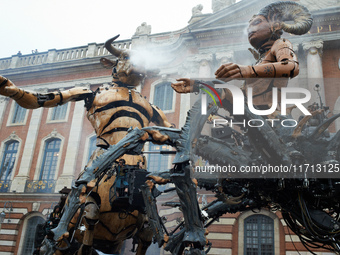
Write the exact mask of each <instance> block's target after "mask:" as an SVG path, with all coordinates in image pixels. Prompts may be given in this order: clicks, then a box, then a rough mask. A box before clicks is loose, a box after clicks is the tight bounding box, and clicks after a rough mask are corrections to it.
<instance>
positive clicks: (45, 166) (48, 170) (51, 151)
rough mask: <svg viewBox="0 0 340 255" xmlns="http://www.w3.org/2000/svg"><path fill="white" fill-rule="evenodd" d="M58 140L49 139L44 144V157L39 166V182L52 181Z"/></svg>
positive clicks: (58, 146) (56, 159) (57, 154)
mask: <svg viewBox="0 0 340 255" xmlns="http://www.w3.org/2000/svg"><path fill="white" fill-rule="evenodd" d="M60 144H61V140H60V139H58V138H57V139H50V140H47V141H46V142H45V148H44V157H43V161H42V165H41V171H40V176H39V180H53V179H54V176H55V172H56V170H57V163H58V156H59V150H60Z"/></svg>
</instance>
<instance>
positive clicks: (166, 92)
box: [154, 82, 173, 111]
mask: <svg viewBox="0 0 340 255" xmlns="http://www.w3.org/2000/svg"><path fill="white" fill-rule="evenodd" d="M172 99H173V89H172V88H171V83H170V82H162V83H160V84H158V85H156V86H155V94H154V105H156V106H158V107H159V108H161V109H162V110H163V111H167V110H171V109H172Z"/></svg>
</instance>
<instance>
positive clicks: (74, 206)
mask: <svg viewBox="0 0 340 255" xmlns="http://www.w3.org/2000/svg"><path fill="white" fill-rule="evenodd" d="M83 187H84V184H82V185H79V186H77V187H75V186H73V187H72V190H71V192H70V194H69V195H68V197H67V201H66V204H65V207H64V211H63V216H62V217H61V219H60V222H59V224H58V226H57V227H56V228H54V229H52V230H51V231H52V232H53V233H54V240H58V239H59V238H60V237H61V236H62V235H63V234H64V233H65V232H67V227H68V224H69V223H70V221H71V219H72V218H73V216H74V214H75V213H76V212H77V210H78V208H79V205H80V201H79V196H80V193H81V190H82V188H83Z"/></svg>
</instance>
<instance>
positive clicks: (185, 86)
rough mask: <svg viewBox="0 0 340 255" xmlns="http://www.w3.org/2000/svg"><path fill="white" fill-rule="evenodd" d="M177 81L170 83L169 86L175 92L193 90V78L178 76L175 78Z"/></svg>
mask: <svg viewBox="0 0 340 255" xmlns="http://www.w3.org/2000/svg"><path fill="white" fill-rule="evenodd" d="M176 81H178V82H177V83H172V84H171V87H172V88H173V89H174V90H175V91H176V92H177V93H190V92H192V91H193V85H194V82H195V81H194V80H190V79H188V78H180V79H176Z"/></svg>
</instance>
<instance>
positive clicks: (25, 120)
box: [0, 0, 340, 255]
mask: <svg viewBox="0 0 340 255" xmlns="http://www.w3.org/2000/svg"><path fill="white" fill-rule="evenodd" d="M271 2H273V1H272V0H264V1H256V0H243V1H239V2H237V3H235V1H230V0H212V10H213V11H212V12H211V13H204V14H203V13H202V7H201V6H196V7H193V10H192V17H188V20H189V22H188V25H187V26H186V27H184V28H182V29H180V30H177V31H172V32H164V33H158V34H152V33H151V32H152V27H151V26H150V25H147V24H146V23H143V24H142V25H141V26H140V27H138V28H137V29H136V33H135V34H134V35H132V37H131V39H130V40H120V41H119V40H118V41H115V46H116V47H119V48H121V49H135V50H140V51H142V50H143V51H145V52H146V53H147V56H150V57H149V58H148V61H147V64H148V65H149V66H150V67H157V68H159V69H160V72H159V73H158V74H157V75H155V76H153V77H147V78H146V79H145V81H144V82H143V84H142V85H141V86H140V87H138V88H137V90H138V91H139V92H140V93H141V94H142V95H143V96H145V97H146V98H147V99H148V100H149V101H150V102H151V103H153V104H155V105H157V106H159V107H160V108H161V109H162V110H163V111H164V112H165V113H166V116H167V118H168V119H169V121H170V122H171V123H174V124H175V125H176V127H181V126H183V123H184V121H185V118H186V113H187V110H188V109H189V107H190V96H189V95H184V94H182V95H179V94H176V93H174V91H173V90H172V89H171V87H170V83H171V82H175V80H176V78H180V77H191V78H213V77H214V75H213V73H214V71H215V70H216V69H217V68H218V67H219V66H220V65H221V64H223V63H226V62H235V63H239V64H242V65H246V64H254V63H255V60H254V58H253V56H252V54H251V53H250V52H249V51H248V48H249V47H250V45H249V43H248V41H247V36H246V33H245V31H246V28H247V24H248V20H249V19H250V18H251V17H252V15H253V14H255V13H257V11H258V10H259V9H260V8H262V7H263V6H265V5H267V4H269V3H271ZM297 2H300V3H301V4H304V5H305V6H307V7H308V8H309V9H310V10H311V11H312V14H313V17H314V23H313V26H312V29H311V30H310V32H308V34H305V35H303V36H293V35H289V34H284V35H283V37H285V38H287V39H289V40H290V41H291V42H292V43H293V45H294V50H295V52H296V54H297V55H298V59H299V63H300V74H299V76H298V77H297V78H294V79H293V80H292V81H291V84H292V85H293V86H300V87H303V88H308V89H309V90H310V91H311V92H312V100H313V101H314V102H318V103H320V98H319V95H320V97H321V99H322V103H323V104H324V105H327V106H329V109H330V114H337V113H340V86H339V85H338V81H339V79H340V32H339V30H340V3H339V1H337V0H325V1H316V0H301V1H297ZM205 9H209V6H204V9H203V10H205ZM151 25H152V24H151ZM117 33H119V31H117ZM113 36H114V35H113ZM101 57H107V58H110V59H114V57H113V56H111V55H110V54H109V53H108V52H107V51H106V50H105V48H104V44H103V43H98V44H97V43H92V44H88V45H86V46H77V45H75V47H74V48H68V49H51V50H48V51H47V52H40V53H36V54H29V55H20V56H18V55H13V56H11V57H8V58H2V59H0V74H1V75H3V76H6V77H8V78H9V79H11V80H12V81H13V82H14V83H15V84H16V85H17V86H20V87H22V88H25V89H27V90H33V91H36V92H49V91H55V90H63V89H68V88H72V87H76V86H81V87H84V86H85V87H88V88H90V89H91V90H96V89H97V88H98V86H102V85H104V86H109V84H110V81H111V78H110V75H111V70H108V69H104V68H103V67H102V66H101V65H100V62H99V60H100V58H101ZM316 84H319V85H320V86H319V89H316V88H315V85H316ZM317 92H318V93H319V94H318V93H317ZM85 113H86V110H85V108H84V102H83V101H79V102H72V103H68V104H66V105H63V106H59V107H57V108H51V109H48V108H39V109H36V110H27V109H23V108H21V107H20V106H18V105H17V104H16V103H15V102H14V101H12V100H10V99H8V98H4V97H1V98H0V128H1V132H0V164H1V165H0V194H1V196H0V211H3V212H4V214H2V216H0V218H1V220H2V221H1V223H0V254H4V255H10V254H20V255H24V254H32V251H33V240H34V236H33V235H32V233H33V232H34V231H35V226H36V225H37V224H38V223H41V222H43V221H45V219H46V217H47V215H48V214H49V213H50V212H51V211H52V209H53V207H54V206H55V205H56V204H57V203H58V201H59V199H60V196H61V194H60V193H59V191H60V190H62V189H63V188H64V187H67V188H70V187H71V185H72V183H73V182H74V180H75V178H76V177H77V176H78V174H79V173H80V171H81V170H82V169H83V167H84V166H85V164H86V162H87V160H88V159H89V156H90V155H91V152H92V151H93V150H94V148H95V138H96V137H95V134H94V131H93V129H92V127H91V125H90V123H89V122H88V120H87V119H86V116H85ZM339 128H340V122H339V123H335V125H333V126H332V127H331V131H333V132H334V131H335V130H338V129H339ZM168 149H169V148H168V147H167V146H159V145H154V144H147V145H146V148H145V150H146V151H160V150H168ZM147 160H148V169H149V171H159V170H164V169H168V168H170V167H171V157H169V156H162V155H158V154H150V155H147ZM172 199H176V196H175V195H174V194H168V195H165V196H161V198H160V203H159V204H161V203H162V202H164V201H167V200H172ZM213 199H214V197H213V195H212V194H210V193H208V192H204V191H199V202H200V203H203V204H204V203H206V202H210V201H212V200H213ZM159 211H160V214H161V215H165V216H166V217H167V222H166V223H165V225H166V226H167V227H172V226H174V225H175V224H176V221H178V220H179V218H180V217H181V213H180V212H179V211H178V210H177V209H172V208H166V207H164V206H159ZM208 230H209V235H208V239H209V240H210V241H211V242H212V249H211V251H210V253H209V254H232V255H236V254H280V255H283V254H287V255H288V254H289V255H293V254H298V253H297V252H296V249H298V250H299V251H300V254H309V252H307V250H306V249H305V248H304V247H303V245H302V244H301V243H300V242H299V239H298V237H297V236H295V235H294V234H293V233H292V232H291V231H289V229H288V228H287V226H286V224H285V223H284V221H283V220H282V218H281V215H280V213H279V212H271V211H266V210H262V211H259V212H252V211H248V212H242V213H237V214H227V215H224V216H222V217H221V218H220V220H219V221H218V222H216V223H214V224H213V225H211V226H210V227H209V229H208ZM260 244H262V245H260ZM127 246H128V245H127ZM128 250H129V249H128V248H126V249H125V251H124V254H132V253H130V252H129V251H128ZM250 250H251V251H253V252H254V253H249V251H250ZM149 254H167V253H166V252H164V251H163V250H162V249H157V247H155V246H153V247H152V249H151V252H150V253H149ZM318 254H329V253H327V252H326V251H325V250H318Z"/></svg>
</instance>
